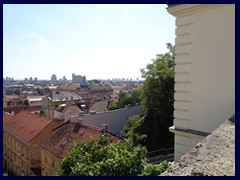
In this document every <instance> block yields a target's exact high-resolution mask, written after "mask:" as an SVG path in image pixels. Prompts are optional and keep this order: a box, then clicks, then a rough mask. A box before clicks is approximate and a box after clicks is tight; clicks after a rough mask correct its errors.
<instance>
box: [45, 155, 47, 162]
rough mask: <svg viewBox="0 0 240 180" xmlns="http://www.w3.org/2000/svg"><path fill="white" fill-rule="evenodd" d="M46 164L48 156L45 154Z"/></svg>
mask: <svg viewBox="0 0 240 180" xmlns="http://www.w3.org/2000/svg"><path fill="white" fill-rule="evenodd" d="M45 163H47V154H46V153H45Z"/></svg>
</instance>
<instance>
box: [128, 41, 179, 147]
mask: <svg viewBox="0 0 240 180" xmlns="http://www.w3.org/2000/svg"><path fill="white" fill-rule="evenodd" d="M167 49H168V52H167V53H165V54H157V55H156V59H153V60H152V63H150V64H148V65H147V66H146V68H145V69H141V73H142V77H143V78H144V82H143V86H142V87H141V91H140V92H141V93H140V99H141V105H142V109H143V111H144V116H143V117H134V119H131V118H130V119H129V122H127V123H126V126H127V128H126V127H125V128H124V131H125V132H124V133H125V134H126V135H128V137H131V135H132V137H131V138H132V139H134V136H136V135H135V133H137V134H139V135H140V136H141V135H143V134H146V136H147V137H146V140H145V141H142V142H141V144H142V145H145V146H147V148H148V150H155V149H158V148H162V147H169V146H170V147H171V146H173V134H172V133H170V132H169V130H168V128H169V127H170V126H172V124H173V110H174V109H173V102H174V97H173V95H174V65H175V54H174V46H173V45H172V44H170V43H167ZM133 121H134V122H133ZM136 124H137V125H138V127H137V128H136ZM136 143H137V142H136Z"/></svg>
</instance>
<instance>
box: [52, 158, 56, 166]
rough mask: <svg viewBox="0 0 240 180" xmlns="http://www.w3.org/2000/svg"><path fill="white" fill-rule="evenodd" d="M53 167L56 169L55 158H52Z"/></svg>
mask: <svg viewBox="0 0 240 180" xmlns="http://www.w3.org/2000/svg"><path fill="white" fill-rule="evenodd" d="M52 167H53V168H54V167H55V163H54V158H52Z"/></svg>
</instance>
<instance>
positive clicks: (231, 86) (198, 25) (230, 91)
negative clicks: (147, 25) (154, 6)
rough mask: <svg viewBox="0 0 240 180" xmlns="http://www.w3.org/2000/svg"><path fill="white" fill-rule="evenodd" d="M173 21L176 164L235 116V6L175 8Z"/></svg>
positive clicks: (171, 8) (183, 5)
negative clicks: (174, 21) (174, 25)
mask: <svg viewBox="0 0 240 180" xmlns="http://www.w3.org/2000/svg"><path fill="white" fill-rule="evenodd" d="M167 10H168V12H169V13H170V14H172V15H173V16H175V17H176V31H175V32H176V36H177V37H176V39H175V43H176V48H175V54H176V57H175V63H176V66H175V73H176V74H175V87H174V88H175V93H174V100H175V102H174V108H175V110H174V124H173V126H172V127H170V131H171V132H173V133H174V134H175V160H178V159H179V158H180V157H181V156H182V155H184V154H185V153H187V152H188V151H189V150H190V149H192V148H193V147H194V146H195V145H196V144H197V143H198V142H199V141H200V140H202V139H203V138H204V137H205V136H206V135H208V134H209V133H211V132H212V131H213V130H214V129H216V128H217V127H218V126H219V125H220V124H222V123H223V122H224V121H225V120H226V119H229V118H230V117H231V116H232V115H233V114H235V5H233V4H179V5H170V6H169V7H168V9H167Z"/></svg>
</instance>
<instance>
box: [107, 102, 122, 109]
mask: <svg viewBox="0 0 240 180" xmlns="http://www.w3.org/2000/svg"><path fill="white" fill-rule="evenodd" d="M115 109H119V106H118V103H116V102H112V103H110V104H109V106H108V110H109V111H111V110H115Z"/></svg>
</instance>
